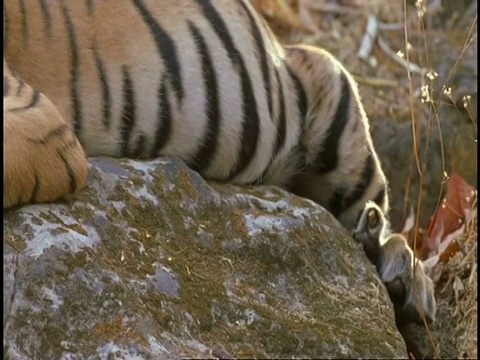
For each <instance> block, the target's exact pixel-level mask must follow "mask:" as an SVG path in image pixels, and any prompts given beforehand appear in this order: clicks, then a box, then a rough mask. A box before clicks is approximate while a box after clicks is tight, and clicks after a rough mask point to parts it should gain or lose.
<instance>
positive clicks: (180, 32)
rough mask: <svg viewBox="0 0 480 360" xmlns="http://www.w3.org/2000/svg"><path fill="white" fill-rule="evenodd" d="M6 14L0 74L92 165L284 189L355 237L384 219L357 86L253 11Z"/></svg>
mask: <svg viewBox="0 0 480 360" xmlns="http://www.w3.org/2000/svg"><path fill="white" fill-rule="evenodd" d="M4 10H5V15H4V25H5V30H6V37H5V43H6V45H5V49H6V59H7V61H8V62H9V64H11V65H12V66H13V67H14V68H15V69H16V70H17V71H18V72H19V73H20V74H21V75H22V77H23V78H24V79H25V80H26V81H27V82H28V83H29V84H31V85H32V86H33V87H34V88H35V89H37V90H38V91H40V92H41V93H44V94H45V95H46V96H48V98H49V99H50V100H51V101H52V102H53V104H55V106H56V107H57V109H58V110H59V112H60V114H61V115H62V116H63V118H64V119H67V120H68V121H69V123H70V124H71V126H72V129H73V130H74V132H75V134H76V135H77V137H78V138H79V140H80V142H81V144H82V146H83V148H84V150H85V152H86V154H87V155H88V156H98V155H108V156H115V157H129V158H138V159H148V158H156V157H159V156H178V157H180V158H182V159H183V160H184V161H185V162H186V163H187V164H188V165H189V166H190V167H191V168H192V169H194V170H197V171H199V172H200V173H201V174H202V175H203V176H204V177H205V178H208V179H213V180H217V181H225V182H231V183H235V184H239V185H243V184H255V183H262V184H272V185H277V186H282V187H285V188H287V189H290V190H291V191H292V192H294V193H297V194H299V195H301V196H304V197H307V198H310V199H311V200H314V201H315V202H317V203H319V204H321V205H323V206H325V207H326V208H327V209H329V210H330V211H331V212H332V213H333V214H334V215H335V216H336V217H338V218H339V219H340V221H341V222H342V223H343V224H344V225H345V226H347V227H349V228H353V227H354V225H355V222H356V220H357V219H358V216H359V213H360V211H361V210H362V209H363V207H364V204H365V202H366V201H368V200H373V201H375V202H376V203H377V204H379V206H380V207H381V208H382V209H383V210H384V211H387V209H388V200H387V193H386V192H387V185H386V179H385V176H384V174H383V172H382V170H381V168H380V164H379V161H378V158H377V156H376V154H375V151H374V149H373V146H372V142H371V138H370V134H369V130H368V122H367V118H366V115H365V113H364V110H363V107H362V105H361V103H360V101H359V95H358V91H357V88H356V85H355V83H354V81H353V79H352V77H351V75H350V74H349V73H348V72H347V71H346V70H345V69H344V68H343V66H342V65H341V64H340V63H339V62H338V61H337V60H335V58H334V57H332V56H331V55H330V54H328V53H327V52H326V51H324V50H321V49H318V48H314V47H307V46H293V47H286V48H282V47H281V46H280V45H279V43H278V42H277V41H276V40H275V38H274V36H273V35H272V34H271V32H270V30H269V28H268V26H266V25H265V23H264V21H263V20H262V19H261V18H260V17H259V16H258V15H257V14H256V13H255V11H254V10H253V9H252V7H251V6H250V4H249V3H248V2H247V1H236V0H235V1H232V0H210V1H209V0H182V1H178V0H163V1H146V0H130V1H126V0H124V1H118V0H104V1H94V0H88V1H79V0H64V1H60V0H55V1H53V0H52V1H48V2H47V1H46V0H20V1H19V0H8V1H6V2H5V5H4ZM8 121H9V116H8V114H7V122H8ZM52 126H54V125H53V124H52ZM7 150H8V149H7ZM5 191H7V192H8V191H10V190H9V189H8V188H6V189H5ZM56 196H57V194H55V195H54V196H52V199H51V200H53V199H54V198H55V197H56ZM22 200H24V199H23V198H22ZM38 200H40V199H38Z"/></svg>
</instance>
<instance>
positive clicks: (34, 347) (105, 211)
mask: <svg viewBox="0 0 480 360" xmlns="http://www.w3.org/2000/svg"><path fill="white" fill-rule="evenodd" d="M4 225H5V226H4V356H5V358H10V359H32V358H37V359H107V358H108V359H110V358H116V359H179V358H182V357H190V358H192V357H193V358H215V357H223V358H228V357H231V358H247V357H248V358H300V357H310V358H326V357H329V358H399V357H405V356H406V353H405V345H404V342H403V340H402V338H401V336H400V334H399V332H398V331H397V329H396V327H395V323H394V316H393V309H392V306H391V305H390V302H389V300H388V295H387V293H386V291H385V289H384V287H383V286H382V285H381V283H380V280H379V279H378V276H377V274H376V271H375V268H374V267H373V265H371V264H370V263H369V262H368V260H367V258H366V256H365V255H364V254H363V251H362V249H361V247H360V246H359V245H358V244H356V243H355V242H354V241H353V240H352V238H351V237H350V236H349V234H348V233H347V232H346V230H345V229H343V228H342V227H341V226H340V225H339V223H338V222H337V221H336V220H335V219H334V218H333V217H332V216H331V215H330V214H329V213H328V212H327V211H325V210H324V209H322V208H321V207H320V206H318V205H316V204H314V203H312V202H310V201H308V200H305V199H301V198H298V197H295V196H293V195H290V194H288V193H286V192H284V191H281V190H279V189H276V188H272V187H251V188H242V189H241V188H238V187H234V186H227V185H219V184H209V183H207V182H205V181H204V180H203V179H202V178H201V177H200V176H199V175H198V174H197V173H195V172H193V171H191V170H189V169H188V168H187V167H186V166H185V165H184V164H183V163H182V162H180V161H177V160H166V159H160V160H157V161H153V162H134V161H128V160H113V159H108V158H98V159H92V167H91V171H90V179H89V186H88V187H87V188H86V189H85V190H84V191H82V192H81V194H79V195H78V196H76V197H75V198H71V199H68V201H65V202H64V203H58V204H51V205H35V206H28V207H23V208H21V209H17V210H12V211H9V212H6V213H5V215H4Z"/></svg>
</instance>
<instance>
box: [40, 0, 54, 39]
mask: <svg viewBox="0 0 480 360" xmlns="http://www.w3.org/2000/svg"><path fill="white" fill-rule="evenodd" d="M40 8H41V9H42V17H43V23H44V25H45V34H47V36H48V37H50V36H51V34H52V17H51V16H50V10H49V9H48V5H47V0H40Z"/></svg>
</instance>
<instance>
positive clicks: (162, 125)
mask: <svg viewBox="0 0 480 360" xmlns="http://www.w3.org/2000/svg"><path fill="white" fill-rule="evenodd" d="M171 131H172V114H171V110H170V102H169V101H168V94H167V84H166V79H165V77H163V78H162V81H161V82H160V87H159V89H158V128H157V133H156V135H155V144H154V145H153V149H152V152H151V157H152V158H156V157H158V155H159V152H160V150H162V149H163V148H164V147H165V145H166V144H167V142H168V140H169V138H170V132H171Z"/></svg>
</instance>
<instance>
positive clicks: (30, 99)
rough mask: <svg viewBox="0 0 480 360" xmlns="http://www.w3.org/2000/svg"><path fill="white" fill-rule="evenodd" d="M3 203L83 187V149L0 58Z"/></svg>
mask: <svg viewBox="0 0 480 360" xmlns="http://www.w3.org/2000/svg"><path fill="white" fill-rule="evenodd" d="M3 71H4V78H3V102H4V120H3V129H4V137H3V144H4V159H3V168H4V175H3V191H4V198H3V207H4V208H9V207H12V206H17V205H20V204H26V203H37V202H51V201H54V200H57V199H59V198H61V197H62V196H64V195H67V194H70V193H74V192H76V191H77V190H79V189H81V188H82V187H83V186H84V185H85V182H86V177H87V166H88V163H87V158H86V156H85V154H84V152H83V149H82V147H81V145H80V143H79V141H78V140H77V138H76V136H75V135H74V133H73V131H72V130H71V129H70V127H69V125H68V124H67V123H66V122H65V121H64V119H63V118H62V116H61V115H60V113H59V112H58V110H57V109H56V108H55V106H54V105H53V104H52V102H51V101H50V100H49V99H48V98H47V97H46V96H44V95H42V94H41V93H39V92H38V91H36V90H34V89H32V88H31V87H30V86H29V85H28V84H26V83H25V82H24V81H23V80H22V79H20V78H19V77H18V75H17V74H15V73H14V72H13V70H12V69H11V68H10V67H9V66H8V64H7V63H6V61H5V60H4V61H3Z"/></svg>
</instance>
